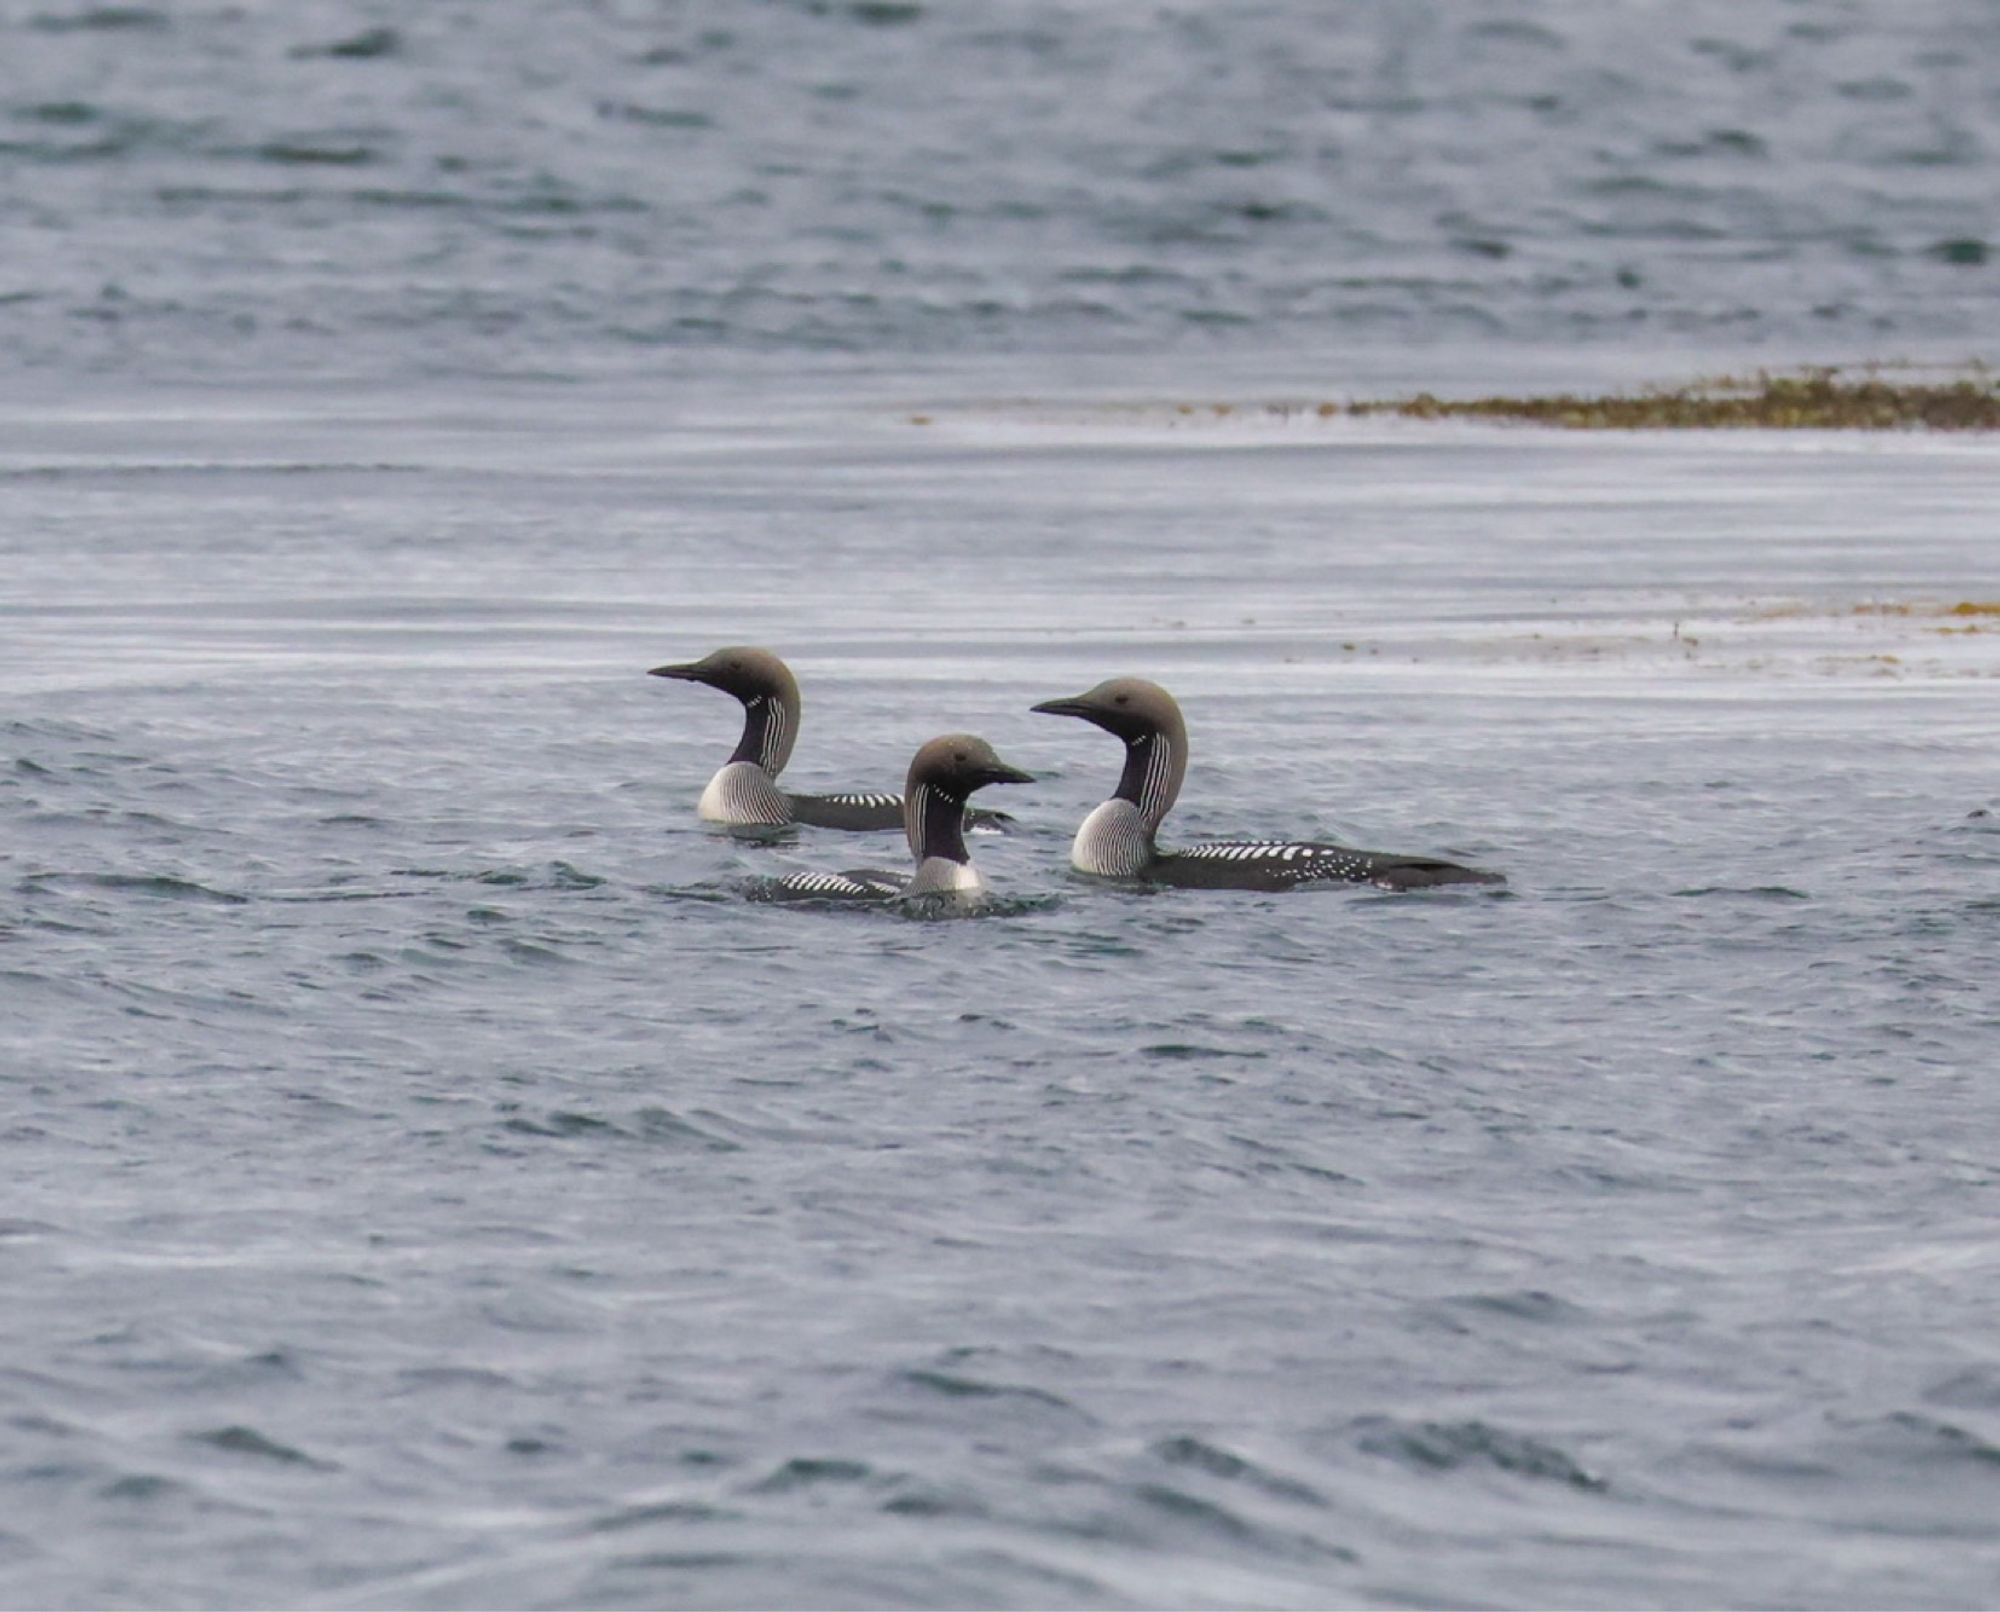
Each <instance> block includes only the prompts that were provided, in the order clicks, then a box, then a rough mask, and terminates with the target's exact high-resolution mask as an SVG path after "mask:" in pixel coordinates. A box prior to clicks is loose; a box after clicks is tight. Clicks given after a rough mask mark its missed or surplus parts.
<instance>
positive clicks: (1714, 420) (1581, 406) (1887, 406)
mask: <svg viewBox="0 0 2000 1612" xmlns="http://www.w3.org/2000/svg"><path fill="white" fill-rule="evenodd" d="M1319 412H1321V413H1322V414H1329V413H1334V412H1345V413H1348V414H1356V415H1381V414H1388V415H1397V416H1400V417H1402V418H1404V419H1412V420H1442V419H1470V420H1518V421H1522V422H1525V423H1528V424H1534V425H1549V426H1557V427H1561V428H1563V429H1565V430H1574V431H1685V430H1765V431H1895V430H1909V429H1920V430H1929V431H2000V383H1996V381H1995V378H1994V376H1993V373H1992V372H1991V371H1990V370H1988V369H1987V368H1986V367H1985V366H1984V365H1982V364H1972V365H1968V366H1966V367H1965V368H1964V369H1963V370H1961V371H1958V372H1955V373H1953V374H1951V375H1950V376H1948V377H1947V378H1945V379H1942V380H1928V381H1926V380H1916V379H1905V378H1900V377H1897V376H1895V375H1893V374H1892V373H1891V372H1889V371H1887V370H1884V369H1882V368H1878V367H1875V366H1868V367H1865V368H1858V369H1855V370H1854V371H1852V373H1850V372H1849V371H1848V370H1846V369H1843V368H1841V367H1839V366H1836V365H1824V366H1815V367H1811V368H1806V369H1799V370H1790V371H1771V370H1758V371H1756V372H1755V373H1753V374H1749V375H1722V376H1714V377H1710V378H1707V379H1704V380H1698V381H1693V382H1690V383H1689V384H1688V385H1686V386H1681V387H1673V388H1649V389H1647V390H1644V391H1640V392H1632V393H1608V394H1604V395H1601V396H1593V395H1588V394H1582V393H1574V392H1558V393H1551V394H1546V395H1541V396H1536V395H1520V396H1509V395H1495V396H1488V397H1469V398H1441V397H1436V396H1434V395H1433V394H1431V393H1429V392H1419V393H1417V394H1416V395H1415V396H1412V397H1405V398H1376V399H1366V400H1362V401H1359V402H1353V403H1349V404H1347V405H1345V408H1344V410H1343V409H1339V408H1337V407H1329V406H1325V405H1322V407H1321V409H1320V411H1319Z"/></svg>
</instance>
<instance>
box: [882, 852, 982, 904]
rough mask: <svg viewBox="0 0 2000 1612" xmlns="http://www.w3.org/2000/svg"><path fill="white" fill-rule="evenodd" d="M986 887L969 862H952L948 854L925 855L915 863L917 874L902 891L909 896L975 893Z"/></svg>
mask: <svg viewBox="0 0 2000 1612" xmlns="http://www.w3.org/2000/svg"><path fill="white" fill-rule="evenodd" d="M985 888H986V881H985V880H984V879H982V878H980V876H979V869H977V868H976V867H974V866H973V865H972V864H971V863H970V862H954V861H952V859H951V858H950V857H948V856H927V857H925V858H924V859H923V861H922V862H920V863H919V864H918V865H917V876H916V877H915V878H914V879H912V880H911V881H910V882H909V884H908V886H907V887H905V889H904V891H903V893H904V894H905V895H911V896H927V895H944V894H949V895H975V894H977V893H978V892H979V891H981V890H984V889H985Z"/></svg>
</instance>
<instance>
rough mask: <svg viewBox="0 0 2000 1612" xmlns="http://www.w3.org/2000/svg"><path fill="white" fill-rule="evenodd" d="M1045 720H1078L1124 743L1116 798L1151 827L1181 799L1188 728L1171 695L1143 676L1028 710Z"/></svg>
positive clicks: (1118, 680)
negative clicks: (1069, 717) (1074, 718)
mask: <svg viewBox="0 0 2000 1612" xmlns="http://www.w3.org/2000/svg"><path fill="white" fill-rule="evenodd" d="M1032 709H1033V710H1036V711H1039V712H1041V713H1043V714H1044V715H1046V716H1074V717H1081V718H1082V719H1083V720H1084V721H1086V722H1091V723H1095V724H1096V725H1097V726H1098V727H1100V728H1102V729H1104V731H1105V732H1106V733H1109V734H1113V735H1115V736H1116V737H1118V738H1120V739H1122V740H1124V741H1125V771H1124V773H1123V775H1122V776H1120V778H1119V780H1118V788H1117V789H1116V790H1115V791H1114V798H1117V799H1120V800H1128V801H1130V802H1131V803H1132V804H1133V805H1134V806H1136V807H1138V808H1139V814H1140V815H1141V816H1142V817H1143V818H1145V820H1146V824H1147V826H1148V827H1149V828H1158V827H1159V826H1160V820H1161V819H1162V818H1164V817H1165V816H1166V815H1167V813H1168V812H1169V811H1170V810H1172V808H1173V804H1174V802H1175V801H1176V800H1177V799H1179V798H1180V792H1181V779H1182V778H1183V777H1184V776H1185V775H1186V773H1187V723H1186V721H1185V720H1184V719H1183V718H1182V716H1181V708H1180V707H1179V706H1178V705H1177V704H1175V703H1174V697H1173V695H1171V694H1169V693H1168V692H1167V691H1166V690H1165V689H1163V688H1161V687H1160V685H1159V684H1158V683H1149V682H1147V681H1146V680H1145V679H1144V678H1143V677H1114V678H1112V679H1111V680H1110V681H1108V682H1104V683H1099V684H1098V685H1097V687H1096V688H1093V689H1089V690H1086V691H1085V692H1084V693H1082V694H1078V695H1075V696H1073V697H1072V698H1070V699H1066V700H1044V701H1042V703H1041V704H1040V705H1037V706H1034V707H1032Z"/></svg>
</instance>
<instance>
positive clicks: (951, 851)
mask: <svg viewBox="0 0 2000 1612" xmlns="http://www.w3.org/2000/svg"><path fill="white" fill-rule="evenodd" d="M1033 782H1034V779H1032V778H1031V777H1030V776H1029V775H1028V774H1027V773H1025V772H1022V771H1021V770H1020V769H1019V768H1018V767H1010V766H1008V765H1007V763H1006V762H1004V761H1002V760H1001V759H1000V758H999V757H998V756H997V755H995V754H994V753H993V747H992V746H991V745H990V744H988V743H987V742H986V741H985V740H984V739H978V738H974V737H973V736H972V735H971V734H969V733H947V734H946V735H944V737H943V738H940V739H933V740H931V742H930V743H929V744H927V745H925V746H924V747H923V748H922V749H921V750H919V751H918V752H917V753H916V755H915V756H914V757H913V758H912V759H911V761H910V776H909V779H908V781H907V782H906V784H905V785H904V791H903V793H904V806H903V832H904V834H905V835H906V836H907V837H908V839H909V842H910V855H911V857H912V858H913V859H914V860H915V863H916V871H915V872H914V873H910V874H904V873H897V872H893V871H891V870H889V869H886V868H850V869H848V870H847V871H846V872H844V873H793V874H789V875H787V876H786V877H785V878H782V879H774V880H771V881H769V882H768V883H766V884H765V885H763V886H761V887H760V888H759V891H758V896H759V898H760V899H762V900H765V901H876V902H880V901H894V900H896V899H898V898H899V897H903V896H976V895H978V894H980V893H981V892H982V891H983V890H985V888H986V881H985V880H984V879H982V878H981V877H980V876H979V870H978V869H977V868H975V867H974V866H973V865H972V858H971V856H970V855H969V854H968V853H967V851H966V849H965V832H964V824H965V817H966V811H965V802H966V799H967V797H968V796H970V795H971V794H972V792H973V791H974V790H975V789H983V788H985V787H986V785H988V784H1027V783H1033Z"/></svg>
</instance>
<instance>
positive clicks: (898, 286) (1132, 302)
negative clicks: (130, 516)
mask: <svg viewBox="0 0 2000 1612" xmlns="http://www.w3.org/2000/svg"><path fill="white" fill-rule="evenodd" d="M1996 56H2000V13H1997V12H1996V11H1995V9H1994V7H1993V6H1992V5H1990V4H1988V3H1987V0H1918V3H1915V4H1912V3H1908V0H1814V3H1811V4H1798V3H1789V0H1633V3H1629V4H1617V5H1604V4H1601V3H1599V0H1537V3H1532V4H1530V3H1525V0H1498V3H1493V4H1453V3H1439V0H1417V3H1407V4H1404V3H1399V4H1393V5H1381V4H1375V3H1373V0H1345V3H1329V4H1316V3H1289V4H1275V5H1274V4H1264V3H1242V4H1236V3H1232V4H1227V5H1161V4H1156V3H1145V4H1135V3H1132V0H1063V3H1051V0H1007V3H1005V4H1000V5H992V6H974V5H943V4H924V3H922V0H744V3H742V4H734V5H728V6H714V5H706V6H704V5H687V4H668V3H663V0H595V3H578V4H566V5H560V6H555V5H539V4H535V3H532V0H429V3H426V4H424V5H421V6H413V5H403V4H395V3H392V0H374V3H362V0H287V3H286V4H284V5H268V6H267V5H247V4H242V3H237V0H232V3H215V0H159V3H147V0H95V3H92V0H7V3H6V4H4V5H0V59H4V60H5V62H6V63H7V67H6V72H5V74H4V76H0V223H4V224H5V226H6V229H7V251H6V253H5V254H4V256H0V357H4V358H6V359H7V360H9V361H11V362H15V363H26V364H32V365H37V366H53V367H56V368H59V369H62V370H64V371H68V372H73V371H74V370H76V369H77V368H78V367H81V366H89V367H92V368H98V369H109V370H113V371H115V372H118V373H121V374H122V373H130V372H132V371H133V370H134V369H135V368H136V369H143V370H146V371H147V372H154V373H157V372H160V371H163V370H165V371H173V372H184V371H204V372H206V371H215V370H223V371H228V372H232V373H233V372H237V371H240V370H243V369H245V368H247V369H249V370H251V371H253V372H257V373H264V374H269V373H273V372H278V373H287V374H290V373H295V372H297V371H299V370H301V369H307V370H311V371H314V372H318V373H324V372H328V371H338V372H341V373H350V372H355V371H363V372H367V373H370V374H380V373H389V374H396V375H402V374H406V373H408V372H409V371H410V370H411V369H412V368H413V367H416V368H423V369H429V370H444V371H452V372H463V371H467V370H471V371H477V372H482V373H487V372H492V371H494V370H511V369H518V370H528V371H534V372H538V373H540V372H548V371H556V372H564V371H567V370H569V369H571V368H574V367H576V366H586V367H594V368H620V369H626V368H634V367H638V368H644V367H647V366H651V365H655V364H657V363H658V362H659V361H660V358H661V355H662V354H663V353H664V352H673V351H682V350H686V351H692V352H697V353H705V354H711V355H713V354H718V353H740V352H751V351H766V352H821V351H832V352H844V353H860V354H871V355H872V354H880V353H882V352H885V351H888V352H963V351H980V352H1016V351H1020V350H1023V349H1030V350H1035V351H1042V352H1046V351H1052V350H1066V349H1071V348H1076V347H1089V348H1093V349H1106V348H1109V349H1119V350H1125V351H1135V352H1140V351H1142V352H1157V351H1159V350H1161V349H1163V348H1167V349H1176V350H1182V351H1185V352H1188V353H1190V354H1194V355H1199V354H1202V353H1207V352H1213V351H1216V350H1218V349H1221V350H1233V349H1236V348H1239V347H1241V346H1244V345H1246V344H1247V345H1252V346H1258V347H1262V348H1266V349H1269V348H1273V347H1282V348H1287V349H1289V348H1292V347H1294V346H1296V345H1297V344H1298V343H1300V342H1306V343H1310V344H1314V345H1318V346H1326V345H1331V344H1343V343H1351V342H1355V341H1375V342H1396V343H1410V342H1419V343H1430V344H1445V345H1449V346H1456V345H1461V344H1464V343H1467V342H1487V341H1494V340H1511V341H1541V342H1560V343H1575V342H1580V341H1581V342H1593V343H1617V344H1624V343H1630V342H1634V341H1637V342H1642V343H1646V342H1650V343H1653V344H1667V343H1672V342H1677V341H1689V342H1703V341H1706V342H1709V343H1711V344H1728V345H1729V346H1731V347H1732V348H1733V349H1735V350H1739V351H1740V350H1755V349H1757V348H1759V347H1767V348H1768V347H1771V346H1774V345H1775V346H1779V347H1782V346H1784V345H1786V344H1793V345H1800V346H1805V347H1809V348H1811V349H1813V351H1814V353H1815V355H1816V356H1822V357H1826V356H1833V357H1844V356H1850V355H1851V352H1850V350H1853V354H1854V355H1859V356H1876V357H1893V356H1899V355H1900V349H1901V347H1902V345H1903V344H1905V343H1913V342H1915V343H1922V342H1924V341H1926V340H1928V339H1931V338H1947V339H1951V340H1955V341H1957V342H1959V343H1960V344H1963V342H1965V341H1966V340H1975V341H1980V342H1984V341H1987V340H1990V337H1991V332H1992V329H1993V324H1994V303H1995V296H1994V275H1995V272H1996V264H1995V263H1994V256H1995V253H1996V250H2000V191H1996V188H1995V186H1994V185H1993V183H1992V165H1993V162H1994V159H1995V156H1996V151H2000V88H1996V83H1995V79H1994V75H1993V71H1992V65H1993V62H1994V60H1995V59H1996ZM1989 356H1990V355H1989Z"/></svg>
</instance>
